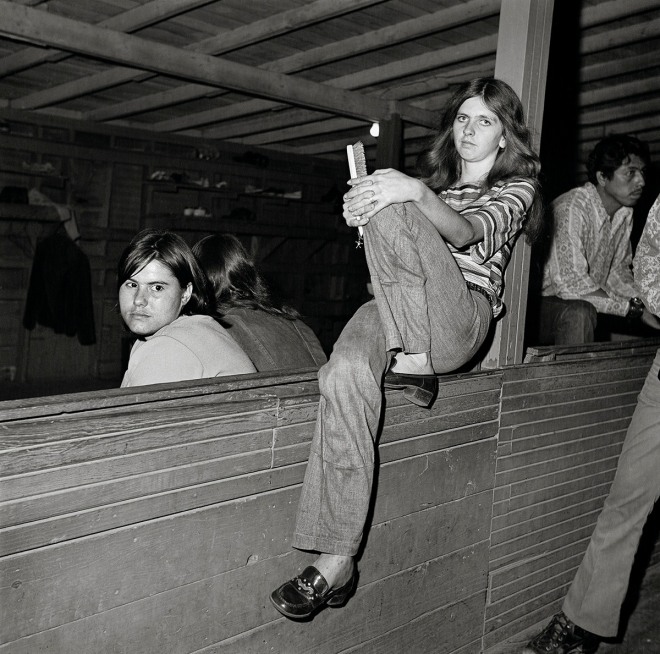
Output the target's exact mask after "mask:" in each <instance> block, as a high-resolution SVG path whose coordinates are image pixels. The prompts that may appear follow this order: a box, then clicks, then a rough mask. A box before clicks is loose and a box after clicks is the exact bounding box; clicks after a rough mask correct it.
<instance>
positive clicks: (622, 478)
mask: <svg viewBox="0 0 660 654" xmlns="http://www.w3.org/2000/svg"><path fill="white" fill-rule="evenodd" d="M658 370H660V351H659V352H658V354H657V355H656V358H655V361H654V362H653V365H652V366H651V370H650V371H649V374H648V375H647V377H646V381H645V383H644V388H643V389H642V392H641V393H640V396H639V400H638V402H637V407H636V408H635V413H634V414H633V417H632V421H631V422H630V426H629V427H628V432H627V433H626V439H625V441H624V443H623V449H622V451H621V455H620V456H619V461H618V464H617V470H616V475H615V477H614V481H613V483H612V487H611V489H610V493H609V495H608V497H607V499H606V500H605V505H604V506H603V510H602V511H601V513H600V515H599V517H598V521H597V523H596V528H595V530H594V533H593V535H592V537H591V540H590V542H589V547H588V548H587V552H586V554H585V556H584V559H583V561H582V563H581V564H580V567H579V569H578V572H577V574H576V576H575V579H574V580H573V583H572V584H571V587H570V589H569V591H568V594H567V595H566V598H565V600H564V605H563V611H564V613H565V614H566V615H567V616H568V618H569V619H570V620H572V621H573V622H575V623H576V624H577V625H579V626H580V627H582V628H583V629H586V630H587V631H590V632H592V633H595V634H598V635H599V636H604V637H611V636H616V635H617V632H618V628H619V616H620V612H621V605H622V604H623V600H624V599H625V595H626V592H627V589H628V583H629V580H630V571H631V569H632V565H633V561H634V558H635V553H636V552H637V548H638V545H639V540H640V537H641V535H642V530H643V528H644V525H645V523H646V520H647V518H648V515H649V513H650V512H651V511H652V509H653V506H654V504H655V503H656V502H657V500H658V498H659V497H660V474H658V470H659V469H660V380H658Z"/></svg>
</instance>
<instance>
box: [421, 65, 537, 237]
mask: <svg viewBox="0 0 660 654" xmlns="http://www.w3.org/2000/svg"><path fill="white" fill-rule="evenodd" d="M474 97H480V98H481V99H482V100H483V102H484V104H485V105H486V106H487V107H488V108H489V109H490V110H491V111H492V112H493V113H494V114H495V115H496V116H497V117H498V118H499V119H500V122H501V123H502V133H503V136H504V137H505V138H506V147H505V148H501V149H500V151H499V152H498V154H497V158H496V159H495V163H494V164H493V167H492V168H491V169H490V172H489V173H488V175H487V177H486V179H484V181H483V183H482V188H483V190H484V191H486V190H487V189H488V188H490V187H492V186H493V185H495V184H497V183H501V182H507V181H511V180H514V179H521V178H524V179H527V180H529V182H530V183H531V184H532V185H533V186H534V190H535V194H534V203H533V204H532V206H531V207H530V209H529V211H528V218H527V221H526V225H525V233H526V235H527V238H528V240H530V241H532V242H533V241H534V240H535V239H536V237H537V236H538V235H539V234H540V232H541V230H542V217H543V216H542V214H543V208H542V200H541V193H540V190H541V189H540V182H539V175H540V171H541V162H540V160H539V158H538V156H537V155H536V153H535V152H534V150H533V149H532V146H531V134H530V131H529V129H528V128H527V125H526V123H525V114H524V111H523V107H522V103H521V102H520V99H519V98H518V96H517V95H516V92H515V91H514V90H513V89H512V88H511V87H510V86H509V85H508V84H507V83H506V82H503V81H502V80H499V79H495V78H493V77H479V78H477V79H473V80H471V81H467V82H464V83H463V84H461V85H460V86H459V88H458V89H457V90H456V92H455V93H454V94H453V95H452V96H451V98H450V99H449V101H448V102H447V104H446V105H445V108H444V112H443V114H442V117H441V120H440V127H439V129H438V133H437V135H436V136H435V137H434V138H433V140H432V141H431V144H430V147H429V148H428V150H427V151H425V152H424V153H422V155H420V158H419V159H418V162H417V165H418V168H419V170H420V173H421V176H422V177H421V179H422V181H423V182H424V183H425V184H426V185H427V186H428V187H429V188H431V189H432V190H434V191H435V192H436V193H439V192H440V191H444V190H445V189H447V188H449V187H450V186H451V185H452V184H454V183H456V182H457V181H458V180H459V179H460V176H461V157H460V156H459V154H458V152H457V151H456V146H455V145H454V135H453V125H454V120H455V118H456V115H457V114H458V110H459V109H460V107H461V105H462V104H463V103H464V102H465V101H466V100H468V99H470V98H474Z"/></svg>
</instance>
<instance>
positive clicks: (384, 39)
mask: <svg viewBox="0 0 660 654" xmlns="http://www.w3.org/2000/svg"><path fill="white" fill-rule="evenodd" d="M499 2H500V0H497V1H496V2H494V1H493V0H488V1H484V0H477V1H475V2H469V3H466V4H465V5H461V7H460V8H454V9H442V10H439V11H437V12H435V13H433V14H429V15H426V16H422V17H421V18H415V19H410V20H408V21H405V23H406V25H405V29H402V33H401V36H399V37H398V39H397V37H396V35H393V34H392V29H391V28H383V29H381V30H377V31H376V32H374V33H373V34H370V35H366V36H365V38H357V37H352V38H350V39H345V40H343V41H337V42H335V43H333V44H330V45H329V46H322V47H320V48H312V49H310V50H307V51H305V52H302V53H300V54H296V55H292V56H289V57H283V58H282V59H278V60H277V61H275V62H270V63H267V64H264V65H263V66H262V67H261V68H263V69H264V70H272V71H273V72H279V73H294V72H298V71H300V70H304V69H306V68H310V67H312V66H320V65H322V64H326V63H329V62H331V61H335V60H336V59H338V58H342V57H346V56H347V53H349V52H350V53H352V55H353V56H355V55H357V54H361V53H364V52H368V51H369V50H370V49H373V48H377V47H385V46H387V45H391V43H392V40H393V39H395V40H401V39H402V38H403V35H404V34H405V36H406V38H415V37H419V36H422V35H424V34H427V33H428V31H429V25H430V26H433V29H434V31H441V30H442V29H448V28H449V27H454V26H455V25H456V24H460V23H457V21H459V20H461V18H460V16H462V17H463V18H462V20H463V21H467V20H468V19H469V20H475V19H476V18H478V17H480V16H489V15H491V12H492V11H493V5H499ZM457 9H460V10H461V12H457ZM394 27H398V25H397V26H394ZM395 31H396V30H395ZM374 35H376V36H374ZM367 36H368V38H367ZM496 43H497V40H496V37H493V38H492V39H491V43H490V44H489V46H488V48H489V50H490V52H491V53H494V52H495V47H496ZM470 45H471V46H473V47H474V48H475V51H474V52H479V48H480V47H481V40H480V39H477V40H476V41H475V42H472V43H471V44H470ZM463 50H464V48H461V47H460V46H454V47H452V48H446V49H445V50H443V52H445V57H447V60H448V61H449V62H451V61H453V60H456V58H457V57H460V56H467V55H468V53H467V52H463ZM471 52H473V51H471ZM215 54H219V53H218V52H215ZM470 56H476V55H474V54H471V55H470ZM418 65H420V64H418V63H416V64H415V66H418ZM421 65H424V64H421ZM425 65H427V66H429V67H435V66H437V65H446V64H439V62H438V61H437V59H435V58H432V61H430V62H429V63H427V64H425ZM381 68H383V69H384V68H385V67H381ZM399 68H401V66H400V65H399ZM372 70H373V69H372ZM381 74H382V73H381ZM397 74H399V75H400V74H401V73H400V72H399V73H397ZM351 77H352V76H351ZM358 77H362V78H364V77H365V75H364V74H362V75H359V74H358V75H356V76H355V77H352V79H351V80H349V79H346V80H345V82H344V83H342V80H335V81H332V82H327V83H328V84H332V86H337V87H341V88H353V89H355V88H357V87H358V86H360V85H363V86H367V85H368V84H373V83H375V81H376V79H375V78H373V77H372V78H371V79H370V80H368V81H367V82H361V81H359V79H358ZM203 91H204V89H202V88H200V87H199V85H197V86H195V87H194V88H193V86H192V85H191V87H190V93H189V94H187V100H194V99H196V98H198V97H203V96H204V95H205V93H204V92H203ZM168 99H169V96H168V94H167V92H164V93H156V94H152V95H151V96H148V97H146V98H140V99H138V100H136V101H130V102H126V103H118V104H117V105H114V106H112V107H107V108H104V109H101V110H98V111H92V112H90V113H89V119H90V120H94V121H101V120H112V119H114V118H118V117H120V116H127V115H129V114H131V113H132V114H135V113H141V112H145V111H154V110H157V109H160V108H161V107H163V106H166V105H164V104H163V101H165V102H167V101H168ZM273 106H274V105H273ZM201 118H202V120H201V121H197V122H196V121H195V115H194V114H193V115H192V116H187V117H186V118H182V119H180V120H181V121H184V122H181V123H173V124H171V125H169V124H161V125H160V126H159V127H157V129H159V130H162V131H172V130H175V129H190V128H192V127H196V126H199V125H203V124H205V121H206V114H204V115H203V116H202V117H201ZM173 120H179V119H173ZM206 122H207V124H208V122H212V120H211V121H206Z"/></svg>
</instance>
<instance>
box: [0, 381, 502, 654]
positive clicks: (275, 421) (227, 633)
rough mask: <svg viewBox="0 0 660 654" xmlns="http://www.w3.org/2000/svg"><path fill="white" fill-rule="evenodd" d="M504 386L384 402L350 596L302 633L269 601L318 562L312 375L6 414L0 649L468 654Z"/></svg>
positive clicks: (43, 405) (0, 444) (8, 407)
mask: <svg viewBox="0 0 660 654" xmlns="http://www.w3.org/2000/svg"><path fill="white" fill-rule="evenodd" d="M500 388H501V375H498V374H492V373H487V374H482V375H480V376H479V375H478V376H473V377H467V376H466V377H460V376H459V377H449V378H447V379H446V381H445V382H444V383H443V384H442V386H441V391H440V396H439V399H438V401H437V402H436V404H435V406H434V407H433V409H432V410H430V411H429V410H425V409H420V408H418V407H415V406H414V405H411V404H409V403H408V402H407V401H405V400H404V399H403V397H402V394H401V393H400V392H388V394H387V398H386V401H387V411H386V414H385V420H384V429H383V433H382V437H381V443H380V460H381V467H380V472H379V475H378V480H377V484H378V493H377V499H376V501H375V503H374V506H373V512H372V518H371V530H370V533H369V537H368V541H369V545H368V547H367V548H366V552H365V555H364V556H363V558H362V560H361V561H360V581H359V590H358V592H357V594H356V597H354V598H353V599H352V600H351V605H350V606H351V609H350V610H347V611H330V610H328V611H325V612H323V613H321V614H320V615H319V616H318V617H317V619H316V621H315V623H314V627H313V628H312V626H311V625H310V624H308V623H295V622H291V621H289V620H286V619H284V618H282V617H280V616H279V614H278V613H277V612H276V611H274V609H273V608H272V607H271V606H270V603H269V602H268V594H269V592H270V590H271V589H272V588H273V587H274V586H276V585H277V584H279V583H281V582H282V581H283V580H284V579H286V577H287V576H288V575H293V574H295V573H296V572H297V571H299V570H301V569H302V568H303V567H304V566H305V565H306V564H307V563H309V562H310V560H311V555H310V554H307V553H302V552H298V551H294V550H292V549H291V547H290V538H291V533H292V530H293V522H294V518H295V511H296V507H297V502H298V496H299V492H300V484H301V482H302V478H303V474H304V471H305V465H306V461H307V457H308V453H309V445H310V439H311V436H312V433H313V430H314V422H315V420H316V410H317V404H318V385H317V382H316V373H315V372H314V371H310V372H307V373H305V372H303V373H298V374H293V373H292V374H288V375H287V374H282V375H273V376H270V377H265V376H264V377H262V376H259V375H252V376H243V377H241V378H239V377H236V378H226V379H224V380H222V381H215V380H207V381H202V382H189V383H182V384H177V385H174V386H169V387H153V388H146V389H140V390H137V391H136V389H118V390H112V391H108V392H104V393H89V394H77V395H75V394H74V395H67V396H61V397H59V398H58V397H52V398H41V399H40V400H38V401H37V400H33V401H30V402H27V403H22V402H6V403H3V409H5V410H4V411H3V412H2V423H1V425H2V429H1V430H0V462H1V464H2V477H1V479H0V484H1V489H2V490H1V493H2V494H1V498H2V501H0V575H1V578H2V583H1V584H0V607H2V608H1V610H2V627H1V628H0V633H1V640H0V652H5V651H6V652H11V653H12V654H20V653H21V652H25V653H27V652H30V653H33V652H35V651H51V652H61V653H66V654H70V653H71V652H82V651H85V652H92V651H93V652H100V653H102V652H140V654H149V653H151V652H153V653H154V654H156V653H157V654H163V653H167V652H246V651H251V652H258V651H263V652H272V651H278V652H303V651H314V652H335V651H339V650H346V651H360V652H374V653H375V652H382V651H383V643H390V644H393V643H401V644H403V643H408V642H409V643H414V644H415V651H416V652H425V651H429V652H431V651H433V652H438V651H441V652H447V654H449V653H455V654H469V653H472V652H478V651H479V647H480V640H481V631H482V626H481V625H482V622H483V607H484V600H485V596H486V587H487V578H488V544H489V543H488V541H489V531H490V522H491V519H492V489H493V484H494V480H495V460H496V444H497V430H498V417H499V401H500ZM411 589H415V592H414V593H411ZM406 597H407V599H406V600H405V601H403V602H402V598H406ZM459 609H460V610H459ZM319 624H321V625H326V627H327V628H321V629H319V628H318V625H319Z"/></svg>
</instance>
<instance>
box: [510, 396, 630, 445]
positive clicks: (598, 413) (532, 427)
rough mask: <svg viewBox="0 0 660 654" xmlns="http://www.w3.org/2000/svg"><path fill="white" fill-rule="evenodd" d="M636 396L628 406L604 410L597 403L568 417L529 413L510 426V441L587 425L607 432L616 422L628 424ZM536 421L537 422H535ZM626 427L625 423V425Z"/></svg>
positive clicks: (544, 412)
mask: <svg viewBox="0 0 660 654" xmlns="http://www.w3.org/2000/svg"><path fill="white" fill-rule="evenodd" d="M635 400H636V394H633V397H631V398H630V404H626V405H624V406H615V407H613V408H611V409H609V408H608V409H604V408H602V405H601V407H600V410H599V407H598V404H597V402H593V403H590V404H588V405H587V406H584V407H582V408H583V411H582V412H576V413H574V414H572V415H569V416H559V417H557V416H555V417H553V416H552V410H551V409H548V410H544V411H543V412H542V413H543V415H539V416H538V418H537V415H536V414H537V413H540V411H530V412H529V414H528V415H527V416H526V420H525V422H522V423H519V424H517V425H515V424H514V425H512V432H511V440H512V441H515V440H516V439H518V438H527V437H529V436H533V435H535V434H550V433H552V432H554V431H558V430H568V429H573V428H576V427H584V428H588V427H589V425H593V424H594V423H595V424H601V425H603V428H602V429H603V431H608V425H609V424H618V423H617V421H618V420H620V419H622V418H627V419H628V422H629V421H630V417H631V416H632V414H633V411H634V409H635ZM535 421H537V422H535ZM625 424H626V426H627V423H625Z"/></svg>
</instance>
